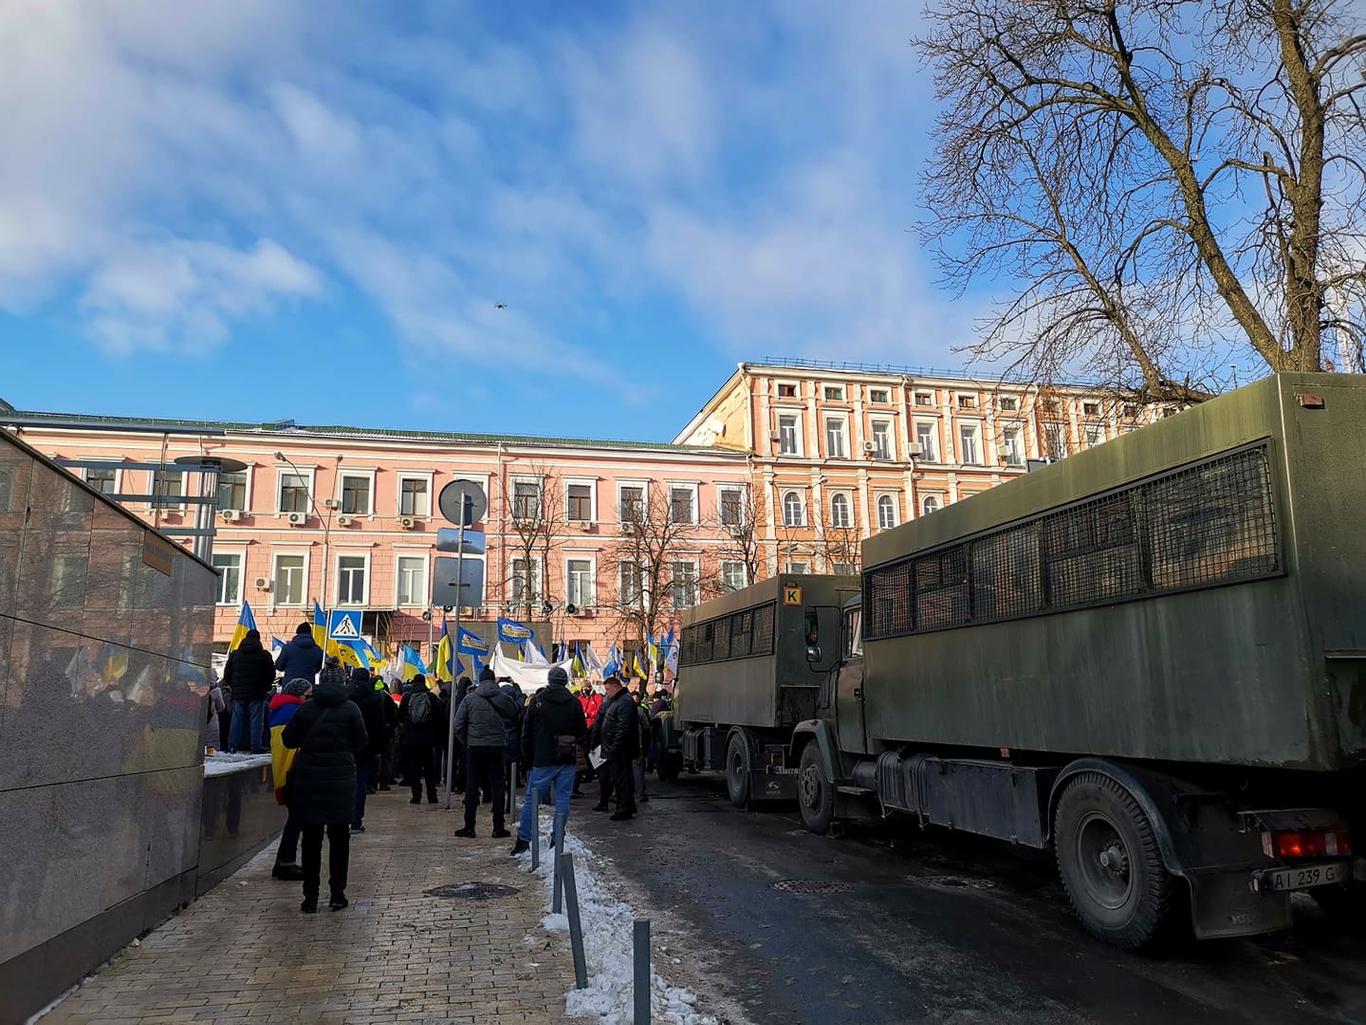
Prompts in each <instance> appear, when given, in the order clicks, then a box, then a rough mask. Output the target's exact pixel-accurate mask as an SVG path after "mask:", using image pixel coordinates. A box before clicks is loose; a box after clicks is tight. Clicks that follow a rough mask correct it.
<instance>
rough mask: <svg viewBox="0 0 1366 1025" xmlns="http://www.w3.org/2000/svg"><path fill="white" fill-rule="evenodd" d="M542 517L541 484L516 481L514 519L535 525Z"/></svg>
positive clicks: (514, 484) (513, 505)
mask: <svg viewBox="0 0 1366 1025" xmlns="http://www.w3.org/2000/svg"><path fill="white" fill-rule="evenodd" d="M540 515H541V482H540V481H538V480H516V481H513V482H512V518H513V519H514V520H519V521H521V522H523V523H527V522H531V523H534V522H535V521H536V520H537V519H538V518H539V517H540Z"/></svg>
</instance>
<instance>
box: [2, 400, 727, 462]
mask: <svg viewBox="0 0 1366 1025" xmlns="http://www.w3.org/2000/svg"><path fill="white" fill-rule="evenodd" d="M0 422H3V423H4V424H7V425H12V426H18V427H52V428H66V429H75V430H105V431H119V430H123V431H141V432H151V433H166V432H169V433H173V434H179V433H184V434H209V435H223V434H271V435H279V436H284V437H291V438H310V437H314V438H348V439H352V440H357V441H417V442H446V443H451V444H458V445H474V446H490V447H491V446H494V445H520V446H527V447H533V448H542V447H543V448H593V449H633V450H637V451H649V452H668V453H674V454H692V455H706V456H725V457H726V458H735V457H736V456H737V455H739V454H738V453H735V452H733V451H730V450H727V449H721V448H715V447H712V446H708V445H679V444H673V443H669V442H660V441H619V440H611V439H605V438H554V437H543V436H539V435H523V434H471V433H465V432H458V431H415V430H401V429H397V428H388V427H352V426H345V425H338V424H296V423H294V421H292V420H273V421H269V422H266V423H254V422H249V421H243V420H179V419H161V418H156V417H124V416H96V415H92V414H87V413H57V412H46V411H39V410H16V409H15V408H14V407H13V406H10V405H8V404H7V403H0Z"/></svg>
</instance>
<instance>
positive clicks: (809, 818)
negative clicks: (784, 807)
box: [797, 742, 835, 835]
mask: <svg viewBox="0 0 1366 1025" xmlns="http://www.w3.org/2000/svg"><path fill="white" fill-rule="evenodd" d="M797 807H798V808H800V809H801V813H802V824H803V825H804V826H806V828H807V829H808V830H810V831H811V832H813V833H816V834H820V835H824V834H825V833H827V832H829V830H830V823H831V822H833V821H834V818H835V784H834V783H833V782H831V781H830V780H828V779H826V778H825V769H824V767H823V766H822V765H821V752H820V748H819V747H818V746H817V745H816V744H815V743H814V742H813V743H810V744H807V745H806V747H804V748H802V759H801V762H800V768H798V769H797Z"/></svg>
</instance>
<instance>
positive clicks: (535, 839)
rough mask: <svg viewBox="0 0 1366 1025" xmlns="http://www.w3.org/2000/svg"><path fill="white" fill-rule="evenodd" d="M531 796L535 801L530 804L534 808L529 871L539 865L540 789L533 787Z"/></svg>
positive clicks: (534, 869)
mask: <svg viewBox="0 0 1366 1025" xmlns="http://www.w3.org/2000/svg"><path fill="white" fill-rule="evenodd" d="M531 796H532V798H533V800H534V801H535V802H536V803H535V804H533V805H532V807H533V808H535V809H536V810H535V811H534V812H532V816H531V871H533V872H535V871H536V870H537V869H538V868H540V867H541V789H540V787H533V788H532V790H531Z"/></svg>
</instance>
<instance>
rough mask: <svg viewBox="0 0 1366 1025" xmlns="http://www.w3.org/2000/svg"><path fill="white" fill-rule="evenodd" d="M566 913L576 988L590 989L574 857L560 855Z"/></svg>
mask: <svg viewBox="0 0 1366 1025" xmlns="http://www.w3.org/2000/svg"><path fill="white" fill-rule="evenodd" d="M557 857H558V858H559V859H560V861H561V867H560V877H561V879H562V880H563V881H564V901H565V913H566V914H568V916H569V947H570V949H571V950H572V951H573V952H574V988H575V989H587V988H588V962H587V961H586V960H585V958H584V955H583V922H582V921H581V920H580V918H579V886H578V884H577V883H576V882H575V881H574V855H572V854H560V855H557Z"/></svg>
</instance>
